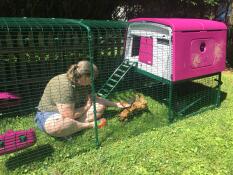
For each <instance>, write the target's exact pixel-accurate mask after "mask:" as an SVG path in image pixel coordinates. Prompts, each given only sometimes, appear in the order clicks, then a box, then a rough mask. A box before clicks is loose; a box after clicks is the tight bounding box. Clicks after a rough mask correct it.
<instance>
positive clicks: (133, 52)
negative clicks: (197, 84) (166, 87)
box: [125, 18, 227, 82]
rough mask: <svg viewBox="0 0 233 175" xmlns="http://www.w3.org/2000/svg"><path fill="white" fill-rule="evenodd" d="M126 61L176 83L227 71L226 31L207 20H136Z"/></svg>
mask: <svg viewBox="0 0 233 175" xmlns="http://www.w3.org/2000/svg"><path fill="white" fill-rule="evenodd" d="M129 22H130V24H129V28H128V33H127V41H126V52H125V58H126V59H128V60H130V61H134V62H138V69H139V70H141V71H145V72H147V73H150V74H152V75H155V76H157V77H160V78H163V79H166V80H169V81H172V82H176V81H179V80H185V79H190V78H195V77H200V76H204V75H209V74H213V73H217V72H221V71H223V70H224V68H225V58H226V36H227V27H226V25H225V24H224V23H221V22H217V21H211V20H204V19H175V18H137V19H132V20H130V21H129Z"/></svg>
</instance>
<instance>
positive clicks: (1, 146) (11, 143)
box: [0, 129, 36, 155]
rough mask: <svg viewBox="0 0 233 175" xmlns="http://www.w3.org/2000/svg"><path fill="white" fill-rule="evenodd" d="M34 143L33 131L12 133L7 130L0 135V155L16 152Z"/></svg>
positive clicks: (34, 135)
mask: <svg viewBox="0 0 233 175" xmlns="http://www.w3.org/2000/svg"><path fill="white" fill-rule="evenodd" d="M35 143H36V134H35V131H34V129H28V130H19V131H13V130H8V131H7V132H6V133H4V134H1V135H0V155H3V154H7V153H12V152H16V151H18V150H21V149H24V148H27V147H29V146H32V145H34V144H35Z"/></svg>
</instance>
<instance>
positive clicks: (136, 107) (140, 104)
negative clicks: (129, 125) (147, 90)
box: [119, 95, 147, 121]
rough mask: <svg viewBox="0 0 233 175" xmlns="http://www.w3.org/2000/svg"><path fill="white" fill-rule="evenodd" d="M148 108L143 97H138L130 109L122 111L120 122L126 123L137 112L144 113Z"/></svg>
mask: <svg viewBox="0 0 233 175" xmlns="http://www.w3.org/2000/svg"><path fill="white" fill-rule="evenodd" d="M146 108H147V101H146V100H145V98H144V97H143V96H142V95H136V98H135V101H134V102H133V103H132V104H131V105H130V107H127V108H125V109H123V111H121V113H120V114H119V117H120V120H121V121H125V120H127V119H128V118H129V117H130V116H132V115H133V114H134V113H135V112H138V111H142V110H144V109H146Z"/></svg>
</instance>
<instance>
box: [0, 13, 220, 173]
mask: <svg viewBox="0 0 233 175" xmlns="http://www.w3.org/2000/svg"><path fill="white" fill-rule="evenodd" d="M127 27H128V24H127V23H125V22H120V21H98V20H96V21H95V20H74V19H45V18H41V19H40V18H0V93H1V99H0V114H1V116H0V117H1V118H0V128H1V129H0V131H1V133H5V132H6V131H7V130H9V129H14V130H20V129H28V128H35V129H36V131H37V132H36V133H37V134H38V141H37V142H38V145H46V144H47V140H48V142H49V145H50V144H53V141H54V140H53V141H51V137H50V136H48V135H46V134H45V133H43V132H41V131H40V130H39V129H38V127H36V126H35V122H34V120H33V119H34V117H35V112H37V107H38V104H39V102H40V100H41V97H42V95H43V94H44V90H45V87H46V85H47V84H48V82H49V81H50V80H51V79H52V78H53V77H55V76H57V75H60V74H64V73H66V72H67V70H68V69H69V67H70V66H71V65H74V64H77V63H78V62H79V61H81V60H88V61H90V62H91V63H94V64H95V65H96V66H97V67H98V72H99V73H98V77H97V78H95V79H94V81H93V82H92V83H91V89H85V88H82V87H79V86H78V87H77V88H79V89H78V91H77V92H78V93H77V94H76V95H77V96H75V98H74V99H72V100H74V101H75V100H76V98H79V100H78V101H79V102H80V104H78V105H80V106H84V105H86V102H87V96H86V95H87V94H92V98H93V99H92V100H94V101H95V100H96V99H95V98H94V94H95V93H97V94H99V95H100V96H101V92H103V91H104V90H106V88H109V89H108V90H106V91H108V92H107V93H106V95H105V96H104V98H106V99H108V100H110V101H112V102H128V103H132V102H134V101H135V99H137V97H138V96H141V97H143V98H144V99H145V101H146V102H147V108H145V109H143V110H139V111H136V112H134V113H132V114H131V115H130V117H129V119H128V121H132V122H139V123H140V125H142V126H140V129H138V128H137V129H135V128H130V123H129V125H128V127H129V131H127V132H125V131H124V132H122V133H119V134H115V135H114V134H113V133H112V131H114V128H115V127H122V126H123V125H122V124H119V123H121V122H119V114H120V113H121V111H122V110H121V109H118V108H116V107H109V108H107V109H106V110H105V111H104V113H103V117H105V118H107V120H109V121H110V123H112V125H110V126H109V127H110V129H109V130H104V131H102V133H101V141H102V140H104V139H106V138H103V137H104V136H106V137H107V136H108V135H112V134H113V136H112V138H113V140H114V139H115V140H117V139H122V138H124V137H131V136H134V135H138V134H140V133H142V132H144V131H145V130H151V129H153V128H154V127H155V125H157V123H158V122H159V124H161V125H164V123H168V121H169V120H170V121H172V120H174V119H178V118H179V117H180V116H186V115H191V114H194V113H198V112H200V111H203V110H205V109H209V108H211V107H215V106H219V105H220V85H221V76H220V74H215V75H208V76H206V77H198V78H197V79H191V80H185V81H180V82H176V83H174V82H172V81H171V75H170V73H171V70H172V64H171V59H172V52H171V39H170V38H161V37H163V36H162V35H161V36H160V35H157V37H158V38H159V39H158V41H157V43H158V45H157V46H152V45H151V39H150V37H149V36H148V35H149V34H148V32H145V33H141V34H142V35H143V36H144V37H147V38H144V43H143V47H144V49H142V48H141V47H142V43H140V40H138V39H137V37H138V35H140V33H137V32H135V33H132V36H131V35H127ZM144 27H145V26H144ZM162 32H164V33H165V34H166V30H163V31H162ZM134 37H136V39H134ZM130 38H131V39H130ZM134 42H136V43H134ZM131 45H132V47H131ZM145 47H150V49H148V50H149V52H150V54H151V53H153V54H154V53H155V52H151V51H152V49H155V50H156V51H157V52H156V54H157V56H158V58H166V59H165V60H163V59H161V60H163V61H161V62H160V63H158V65H157V67H155V68H151V67H150V66H144V67H143V66H142V64H141V63H139V62H138V56H139V55H140V51H144V53H143V54H144V57H145V55H147V54H148V53H147V52H146V51H147V49H145ZM150 54H148V57H151V55H150ZM168 58H170V60H169V59H168ZM169 61H170V62H169ZM149 64H150V63H149ZM90 67H91V66H90ZM84 72H85V71H84ZM88 73H89V74H91V77H92V78H93V76H94V72H93V70H92V69H91V71H90V72H88ZM56 83H57V84H56ZM56 83H53V86H55V88H53V89H55V92H57V93H56V96H57V98H58V97H59V98H60V97H62V96H64V95H66V93H65V92H63V93H59V92H62V90H63V89H65V88H67V87H65V86H63V84H62V83H61V84H59V81H57V82H56ZM54 84H55V85H54ZM70 87H71V86H70ZM70 87H68V89H69V88H70ZM72 87H73V86H72ZM56 90H57V91H56ZM85 90H87V91H85ZM48 92H49V90H48ZM79 92H80V93H81V94H83V96H82V95H80V94H79ZM87 92H88V93H87ZM84 94H85V95H84ZM50 95H51V94H50ZM48 97H49V99H50V100H51V99H52V100H54V99H57V98H52V95H51V96H48ZM50 97H51V98H50ZM59 98H58V99H59ZM67 99H68V98H66V99H65V100H67ZM63 100H64V99H63ZM68 100H70V99H68ZM50 102H51V101H50ZM56 102H57V103H58V102H59V100H58V101H56ZM69 102H70V101H69ZM72 102H73V101H72ZM51 103H52V102H51ZM64 103H65V102H64ZM94 106H95V105H94ZM96 110H97V108H96V106H95V107H94V116H95V117H96V116H98V114H97V113H96ZM52 112H54V111H52ZM55 112H57V111H55ZM92 112H93V111H92ZM81 118H82V117H80V121H81ZM77 120H78V119H77ZM81 122H84V120H82V121H81ZM115 123H116V124H115ZM63 124H64V125H65V123H63ZM95 124H96V123H95ZM51 126H52V129H56V124H54V123H53V124H52V125H51ZM97 131H98V130H97V128H96V130H95V138H94V139H93V135H94V133H93V132H91V131H90V132H88V133H87V137H83V138H80V142H79V144H78V145H80V147H82V148H84V147H85V143H87V142H90V141H92V140H96V143H97V145H98V144H99V140H98V132H97ZM105 132H106V133H105ZM84 134H86V133H84ZM77 137H78V136H77ZM85 138H87V139H85ZM22 139H23V140H25V139H24V138H22ZM27 140H30V138H28V136H27V139H26V141H27ZM81 142H85V143H84V144H83V145H82V143H81ZM3 144H5V142H4V141H3V140H1V145H3ZM1 145H0V146H1ZM54 145H55V147H56V148H59V149H61V148H63V146H61V145H60V143H57V142H56V143H54ZM57 145H59V146H57ZM71 147H73V146H71ZM59 149H58V151H61V152H62V150H59ZM69 149H70V148H69ZM69 149H68V148H67V150H69ZM38 150H39V151H38ZM38 150H37V151H34V152H33V151H31V152H30V151H28V154H29V156H27V158H25V161H28V162H30V160H31V158H32V157H33V156H34V157H36V155H35V154H37V156H38V155H45V156H50V155H51V153H52V152H53V151H54V150H53V149H52V148H51V146H45V147H43V146H42V147H38ZM71 150H72V155H77V154H79V153H78V151H77V149H75V150H74V149H73V148H71ZM30 155H32V156H31V157H30ZM56 155H57V153H56ZM21 157H24V156H23V155H19V156H18V158H16V159H11V160H10V161H8V166H13V165H16V164H17V163H15V162H18V163H19V162H20V161H19V160H21V159H22V158H21ZM34 160H35V159H34ZM58 160H61V161H62V160H63V156H61V157H56V161H58ZM53 161H54V160H49V164H53ZM19 164H20V163H19ZM20 165H21V164H20ZM33 165H34V167H35V166H39V165H37V163H34V164H33ZM16 167H17V166H16ZM32 167H33V166H32ZM32 167H29V169H31V170H32ZM21 171H22V172H23V171H24V170H23V168H19V172H21Z"/></svg>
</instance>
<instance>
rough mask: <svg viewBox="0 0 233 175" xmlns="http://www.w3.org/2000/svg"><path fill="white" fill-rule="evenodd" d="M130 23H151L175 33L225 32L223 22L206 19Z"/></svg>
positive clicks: (155, 19) (132, 20) (155, 20)
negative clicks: (165, 27) (164, 26)
mask: <svg viewBox="0 0 233 175" xmlns="http://www.w3.org/2000/svg"><path fill="white" fill-rule="evenodd" d="M129 22H130V23H132V22H153V23H159V24H163V25H166V26H169V27H171V28H172V30H173V31H174V32H175V31H177V32H178V31H203V30H227V26H226V25H225V24H224V23H223V22H219V21H214V20H207V19H191V18H135V19H131V20H129Z"/></svg>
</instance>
